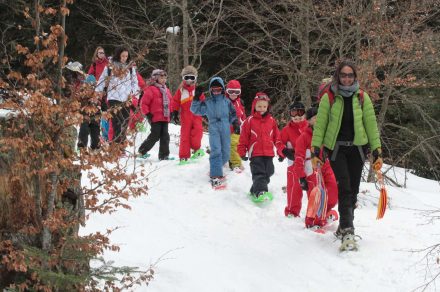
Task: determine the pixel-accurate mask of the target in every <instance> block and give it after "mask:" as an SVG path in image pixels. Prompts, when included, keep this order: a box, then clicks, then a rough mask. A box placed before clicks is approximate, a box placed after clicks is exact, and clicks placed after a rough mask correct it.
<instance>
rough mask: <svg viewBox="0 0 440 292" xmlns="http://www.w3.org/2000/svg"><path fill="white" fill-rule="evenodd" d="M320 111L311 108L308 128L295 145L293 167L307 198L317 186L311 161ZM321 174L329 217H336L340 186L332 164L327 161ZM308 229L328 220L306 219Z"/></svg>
mask: <svg viewBox="0 0 440 292" xmlns="http://www.w3.org/2000/svg"><path fill="white" fill-rule="evenodd" d="M317 113H318V110H317V109H316V108H313V107H312V108H310V109H308V110H307V113H306V119H307V122H308V127H307V128H305V130H304V131H303V132H302V134H301V135H300V136H299V138H298V139H297V140H296V145H295V164H294V165H293V167H294V170H295V174H296V176H297V177H299V182H300V185H301V188H302V189H303V190H305V191H307V197H309V196H310V193H311V191H312V189H313V188H314V187H315V186H316V184H317V176H316V173H315V172H314V171H313V167H312V161H311V160H310V159H311V150H310V148H311V147H312V136H313V126H314V124H315V122H316V114H317ZM321 173H322V177H323V182H324V185H325V188H326V190H327V195H328V199H327V217H329V216H335V215H334V214H335V213H336V216H335V217H336V218H337V217H338V216H337V212H336V211H335V210H332V209H333V207H334V206H335V205H336V204H337V202H338V186H337V184H336V178H335V175H334V173H333V170H332V168H331V166H330V162H329V161H328V159H326V161H325V163H324V165H322V166H321ZM305 223H306V227H307V228H311V227H314V226H323V225H325V224H326V220H320V219H319V218H310V217H306V219H305Z"/></svg>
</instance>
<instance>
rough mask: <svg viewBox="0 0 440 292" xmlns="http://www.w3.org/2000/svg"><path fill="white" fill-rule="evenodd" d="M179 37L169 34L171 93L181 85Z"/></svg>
mask: <svg viewBox="0 0 440 292" xmlns="http://www.w3.org/2000/svg"><path fill="white" fill-rule="evenodd" d="M178 37H179V36H178V35H177V34H175V33H167V47H168V75H169V80H170V81H169V88H170V90H171V92H174V91H176V89H177V87H178V86H179V84H180V81H181V79H182V78H181V77H180V60H179V42H178Z"/></svg>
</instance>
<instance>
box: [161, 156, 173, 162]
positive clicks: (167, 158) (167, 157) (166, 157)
mask: <svg viewBox="0 0 440 292" xmlns="http://www.w3.org/2000/svg"><path fill="white" fill-rule="evenodd" d="M174 159H175V158H174V157H169V156H165V157H159V160H160V161H162V160H174Z"/></svg>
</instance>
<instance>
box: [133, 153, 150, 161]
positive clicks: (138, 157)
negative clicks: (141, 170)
mask: <svg viewBox="0 0 440 292" xmlns="http://www.w3.org/2000/svg"><path fill="white" fill-rule="evenodd" d="M150 156H151V155H150V154H148V153H145V154H142V153H138V154H137V155H136V159H140V160H144V159H147V158H148V157H150Z"/></svg>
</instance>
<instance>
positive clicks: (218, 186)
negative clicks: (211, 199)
mask: <svg viewBox="0 0 440 292" xmlns="http://www.w3.org/2000/svg"><path fill="white" fill-rule="evenodd" d="M211 186H212V188H213V189H214V190H224V189H226V178H225V177H224V176H223V177H212V178H211Z"/></svg>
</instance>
